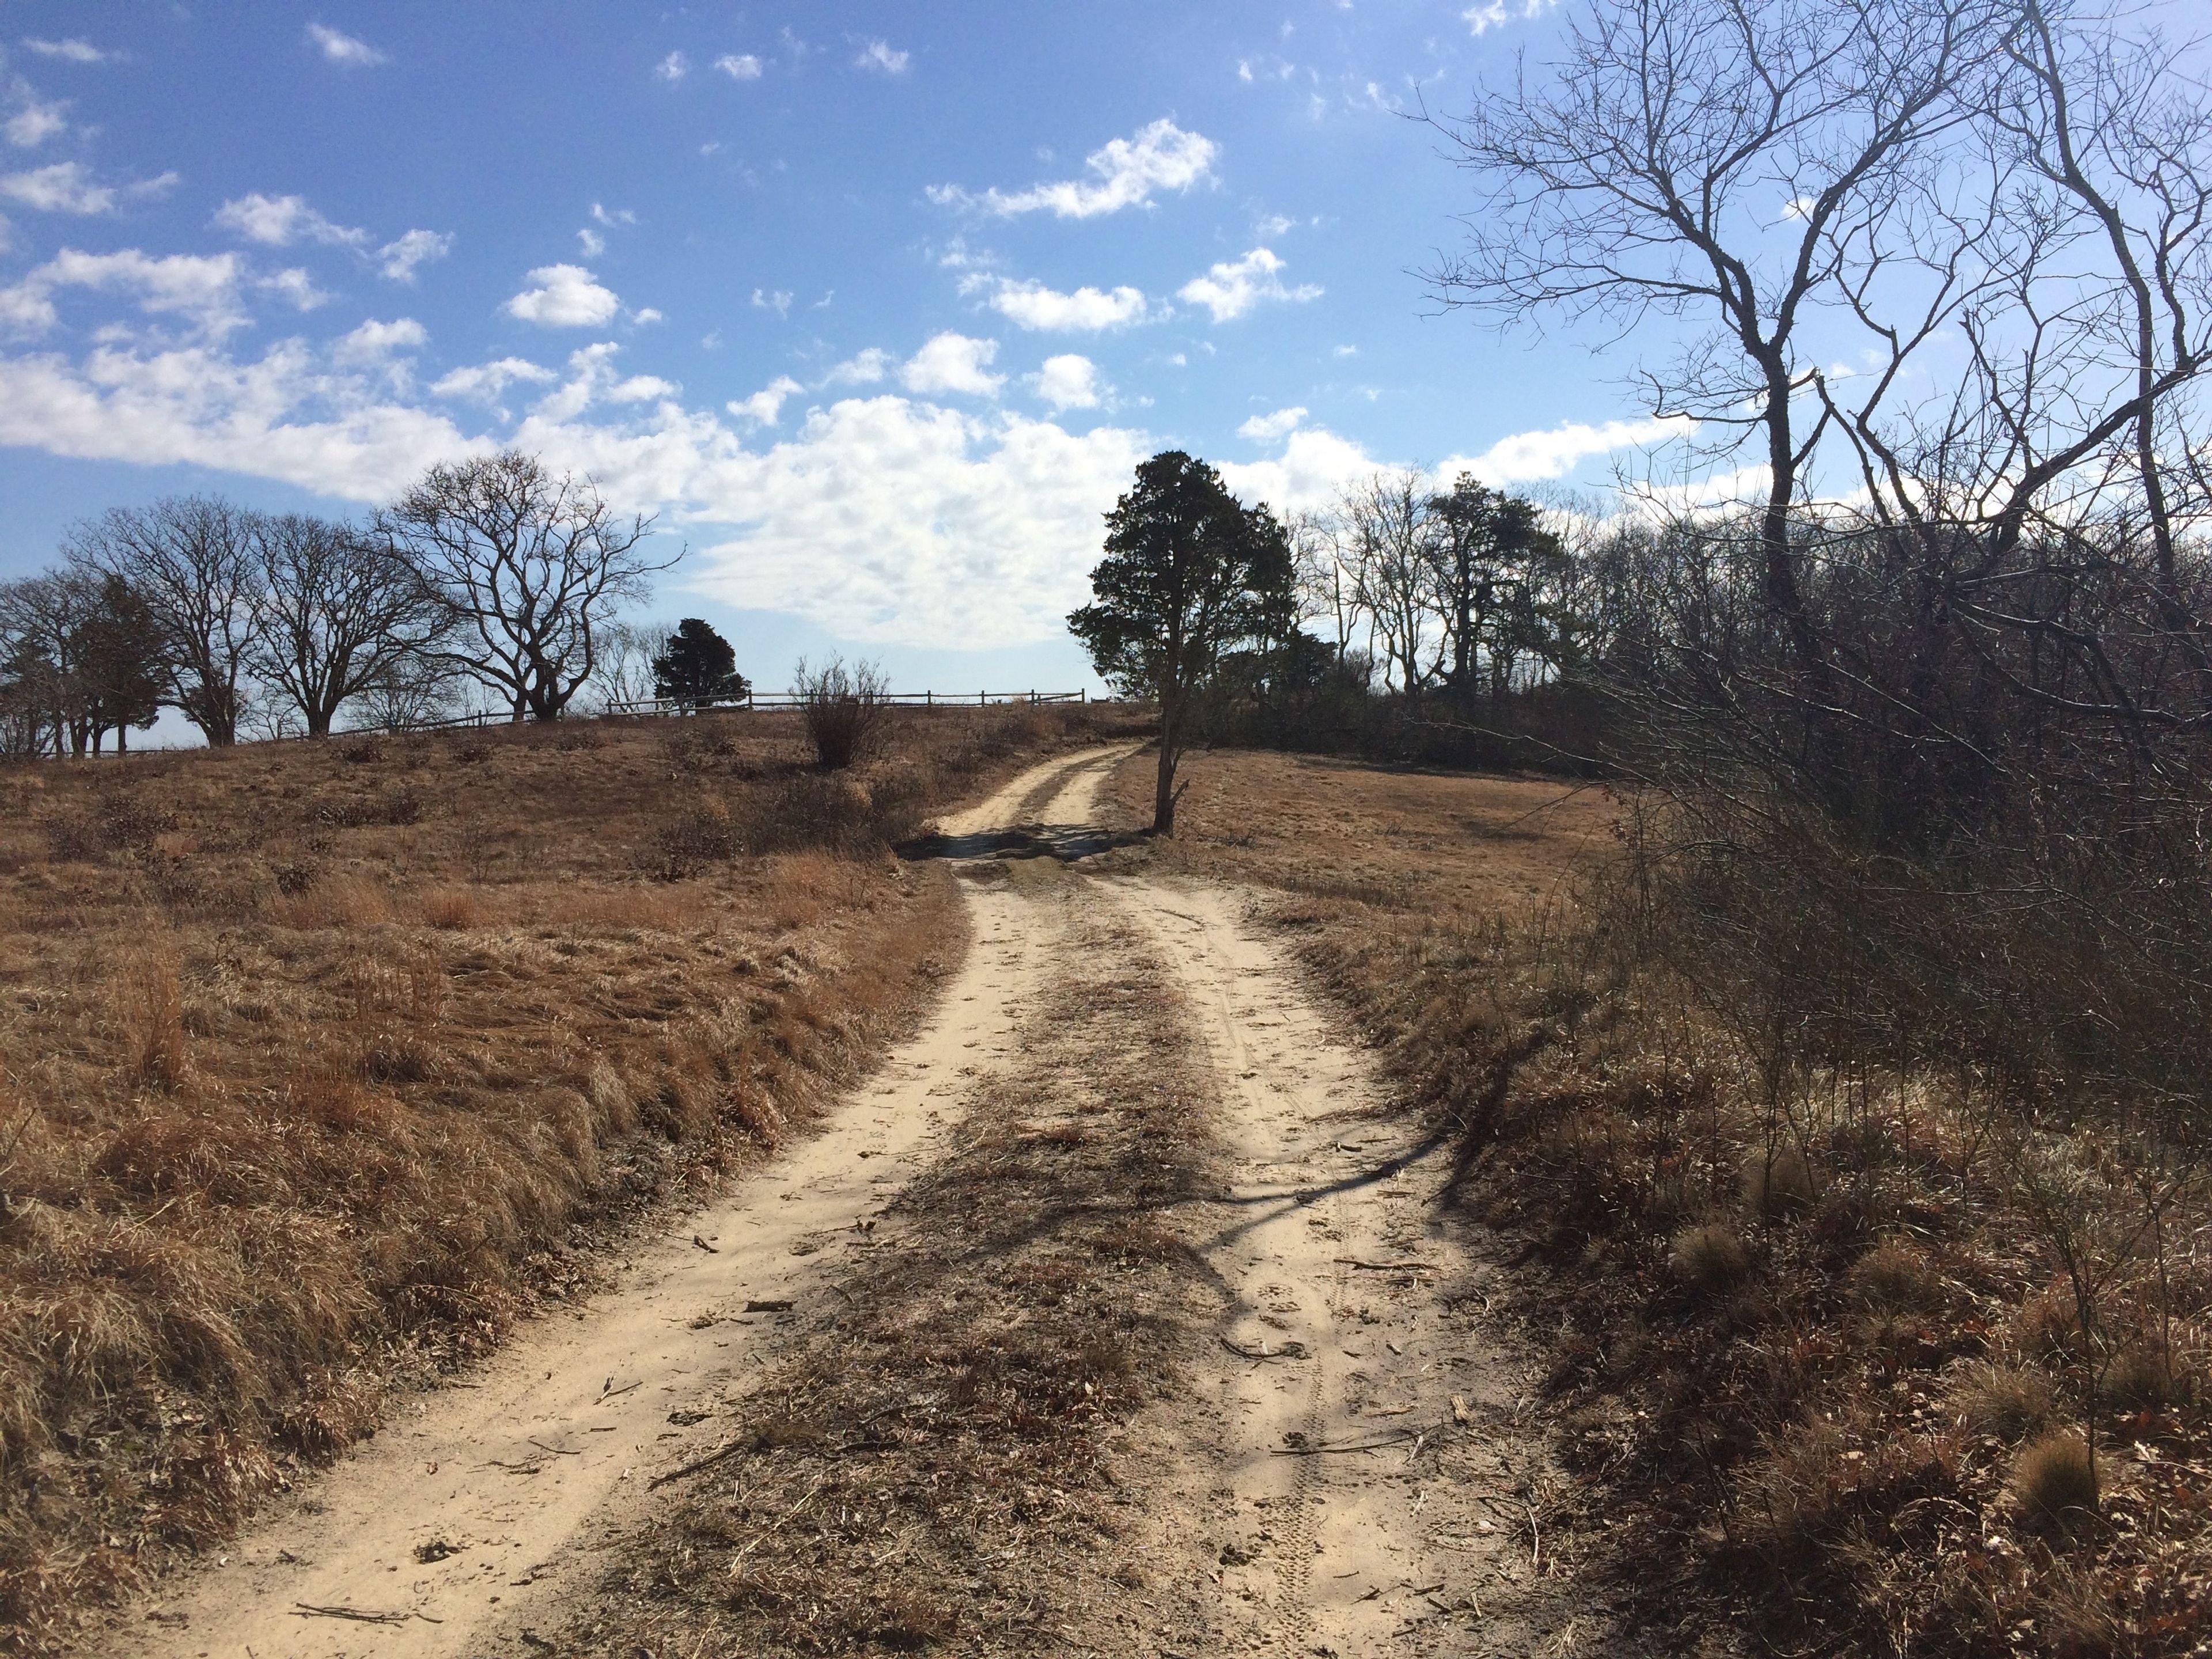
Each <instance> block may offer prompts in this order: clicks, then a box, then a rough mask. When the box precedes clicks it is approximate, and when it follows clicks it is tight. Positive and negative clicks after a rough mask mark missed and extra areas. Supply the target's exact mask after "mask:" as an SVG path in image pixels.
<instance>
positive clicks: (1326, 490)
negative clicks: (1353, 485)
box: [1220, 426, 1381, 513]
mask: <svg viewBox="0 0 2212 1659" xmlns="http://www.w3.org/2000/svg"><path fill="white" fill-rule="evenodd" d="M1378 465H1381V463H1379V462H1377V461H1376V459H1374V458H1373V457H1372V456H1370V455H1369V454H1368V453H1367V452H1366V451H1365V450H1364V449H1362V448H1361V447H1359V446H1358V444H1356V443H1354V442H1352V441H1351V440H1350V439H1349V438H1340V437H1339V436H1337V435H1336V434H1335V433H1334V432H1331V431H1329V430H1328V428H1326V427H1318V426H1315V427H1307V428H1304V430H1302V431H1297V432H1293V433H1291V435H1290V441H1289V442H1287V443H1285V445H1284V446H1283V453H1282V454H1281V455H1280V456H1279V458H1277V459H1273V460H1267V461H1243V462H1238V461H1224V462H1222V463H1220V466H1221V477H1222V479H1223V481H1224V482H1225V483H1227V484H1228V486H1229V487H1230V489H1232V490H1234V491H1235V492H1236V493H1237V495H1238V496H1239V497H1241V498H1242V499H1243V500H1244V501H1265V502H1267V504H1268V505H1269V506H1270V507H1273V508H1274V509H1275V511H1276V512H1278V513H1296V512H1297V511H1299V510H1300V509H1302V508H1307V507H1327V506H1328V504H1329V502H1331V501H1334V499H1335V498H1336V494H1337V492H1338V491H1339V490H1340V489H1343V487H1344V486H1345V485H1346V483H1350V482H1351V481H1352V479H1354V478H1358V477H1364V475H1366V474H1368V473H1370V472H1372V471H1375V469H1376V466H1378Z"/></svg>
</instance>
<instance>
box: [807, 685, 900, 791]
mask: <svg viewBox="0 0 2212 1659" xmlns="http://www.w3.org/2000/svg"><path fill="white" fill-rule="evenodd" d="M791 690H792V695H793V696H796V697H797V698H798V699H799V714H800V716H801V717H802V718H803V719H804V720H805V724H806V738H807V741H808V742H810V743H811V744H813V745H814V759H815V763H816V764H817V765H818V766H820V767H821V768H822V769H823V771H825V772H836V771H842V770H843V769H845V768H846V767H848V766H851V765H853V764H854V763H857V762H860V761H862V760H866V758H867V757H869V756H870V755H871V754H872V753H873V752H874V751H875V749H876V747H877V745H878V743H880V742H881V740H882V738H883V735H884V730H885V726H886V722H887V721H888V720H889V719H890V713H891V710H892V708H893V707H894V706H895V705H893V703H892V702H891V701H890V681H889V680H888V679H886V678H884V671H883V670H882V669H881V668H879V667H878V666H877V665H875V664H873V663H868V662H863V663H855V664H853V665H850V666H848V665H847V664H846V662H845V659H843V658H842V657H832V658H830V659H829V661H828V662H826V663H824V664H823V665H822V666H821V667H819V668H809V667H808V666H807V665H806V662H805V659H804V658H802V659H800V660H799V666H798V668H797V669H796V670H794V671H793V674H792V677H791Z"/></svg>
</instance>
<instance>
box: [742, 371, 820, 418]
mask: <svg viewBox="0 0 2212 1659" xmlns="http://www.w3.org/2000/svg"><path fill="white" fill-rule="evenodd" d="M805 390H806V388H805V386H801V385H799V382H798V381H796V380H793V379H792V378H791V376H790V375H788V374H779V375H777V376H776V377H775V380H771V381H769V383H768V385H766V386H763V387H762V388H761V389H760V390H759V391H758V392H754V393H753V395H752V396H751V397H750V398H738V399H736V400H734V401H732V402H731V403H729V404H725V405H724V407H725V408H726V409H727V410H729V411H730V413H731V414H732V415H734V416H737V417H738V419H739V420H741V421H745V422H750V424H752V425H754V426H774V425H775V422H776V417H777V416H778V415H780V414H781V412H782V410H783V403H784V399H785V398H788V397H790V396H791V395H792V393H793V392H804V391H805Z"/></svg>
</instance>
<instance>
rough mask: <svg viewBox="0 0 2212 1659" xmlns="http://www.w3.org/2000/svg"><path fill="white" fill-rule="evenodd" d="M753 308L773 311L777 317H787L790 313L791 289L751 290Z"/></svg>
mask: <svg viewBox="0 0 2212 1659" xmlns="http://www.w3.org/2000/svg"><path fill="white" fill-rule="evenodd" d="M753 309H754V310H755V311H773V312H774V313H775V314H776V315H777V316H779V317H788V316H790V315H791V290H790V289H781V288H779V289H760V288H757V289H754V290H753Z"/></svg>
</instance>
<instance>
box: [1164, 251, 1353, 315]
mask: <svg viewBox="0 0 2212 1659" xmlns="http://www.w3.org/2000/svg"><path fill="white" fill-rule="evenodd" d="M1284 269H1285V266H1284V264H1283V261H1282V259H1281V258H1279V257H1278V256H1277V255H1275V254H1274V253H1273V252H1269V251H1268V250H1267V249H1266V248H1264V247H1255V248H1254V249H1253V250H1252V251H1251V252H1249V253H1248V254H1246V255H1245V256H1244V257H1243V258H1241V259H1230V260H1225V261H1223V262H1222V263H1220V264H1216V265H1214V266H1212V267H1211V268H1210V269H1209V270H1207V271H1206V275H1205V276H1194V277H1192V278H1191V279H1190V281H1188V283H1184V284H1183V285H1182V288H1181V289H1177V290H1176V298H1178V299H1180V300H1183V301H1188V303H1189V304H1191V305H1194V306H1204V307H1206V309H1207V310H1208V311H1210V312H1212V313H1213V320H1214V321H1215V322H1217V323H1225V322H1229V321H1231V320H1232V319H1235V318H1238V317H1242V316H1243V315H1244V314H1245V313H1247V312H1249V311H1250V310H1251V309H1252V308H1253V307H1255V306H1258V305H1263V304H1267V303H1270V302H1274V301H1305V300H1317V299H1319V298H1320V297H1321V292H1322V291H1321V289H1318V288H1316V287H1315V286H1313V285H1312V284H1311V283H1302V284H1300V285H1299V286H1298V287H1297V288H1291V287H1290V286H1288V285H1287V284H1286V283H1284V281H1283V275H1282V274H1283V271H1284Z"/></svg>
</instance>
